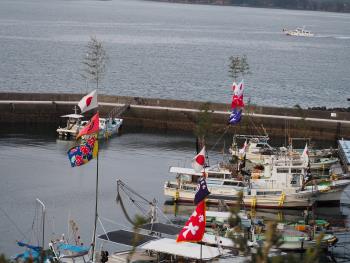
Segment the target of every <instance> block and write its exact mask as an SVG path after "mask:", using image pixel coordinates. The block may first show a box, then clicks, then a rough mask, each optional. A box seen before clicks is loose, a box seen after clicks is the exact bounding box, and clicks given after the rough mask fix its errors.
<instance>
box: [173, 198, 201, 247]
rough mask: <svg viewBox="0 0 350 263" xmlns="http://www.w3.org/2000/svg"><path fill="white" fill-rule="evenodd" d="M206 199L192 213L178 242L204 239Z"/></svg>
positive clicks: (178, 237)
mask: <svg viewBox="0 0 350 263" xmlns="http://www.w3.org/2000/svg"><path fill="white" fill-rule="evenodd" d="M205 221H206V218H205V200H203V201H201V202H200V203H199V204H198V205H197V207H196V210H195V211H194V212H193V213H192V215H191V216H190V218H189V219H188V221H187V222H186V224H185V226H184V228H183V229H182V230H181V231H180V233H179V235H178V236H177V239H176V242H184V241H187V242H199V241H202V238H203V235H204V232H205Z"/></svg>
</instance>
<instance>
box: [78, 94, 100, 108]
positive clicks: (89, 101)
mask: <svg viewBox="0 0 350 263" xmlns="http://www.w3.org/2000/svg"><path fill="white" fill-rule="evenodd" d="M78 106H79V108H80V110H81V113H84V112H86V111H89V110H92V109H94V108H97V107H98V103H97V91H96V90H93V91H91V92H90V93H89V94H88V95H86V96H84V97H83V98H82V99H81V100H80V101H79V103H78Z"/></svg>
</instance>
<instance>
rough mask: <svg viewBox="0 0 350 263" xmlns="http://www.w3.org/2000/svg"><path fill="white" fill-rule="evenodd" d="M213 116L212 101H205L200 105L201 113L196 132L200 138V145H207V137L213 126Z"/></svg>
mask: <svg viewBox="0 0 350 263" xmlns="http://www.w3.org/2000/svg"><path fill="white" fill-rule="evenodd" d="M212 124H213V122H212V117H211V114H210V102H206V103H203V104H202V105H201V106H200V113H199V114H198V120H197V125H196V127H195V130H194V134H195V135H196V136H197V138H198V139H199V143H200V146H201V147H203V146H204V145H205V138H206V137H207V136H208V135H209V133H210V130H211V128H212Z"/></svg>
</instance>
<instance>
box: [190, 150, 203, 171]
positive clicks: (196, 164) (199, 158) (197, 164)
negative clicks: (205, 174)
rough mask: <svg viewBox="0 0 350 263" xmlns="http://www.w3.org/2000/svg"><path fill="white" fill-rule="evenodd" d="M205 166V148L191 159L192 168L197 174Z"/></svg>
mask: <svg viewBox="0 0 350 263" xmlns="http://www.w3.org/2000/svg"><path fill="white" fill-rule="evenodd" d="M204 165H205V146H204V147H203V148H202V150H201V151H200V152H199V153H198V154H197V155H196V156H195V157H194V158H193V161H192V168H193V169H194V170H195V171H196V172H197V173H199V172H201V171H202V170H203V168H204Z"/></svg>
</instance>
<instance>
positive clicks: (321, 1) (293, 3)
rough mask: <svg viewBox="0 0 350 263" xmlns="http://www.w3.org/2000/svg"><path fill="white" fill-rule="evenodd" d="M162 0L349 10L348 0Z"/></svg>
mask: <svg viewBox="0 0 350 263" xmlns="http://www.w3.org/2000/svg"><path fill="white" fill-rule="evenodd" d="M156 1H157V0H156ZM158 1H162V2H177V3H193V4H216V5H234V6H251V7H268V8H284V9H297V10H313V11H329V12H350V0H158Z"/></svg>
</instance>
